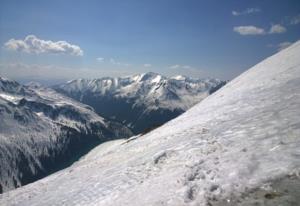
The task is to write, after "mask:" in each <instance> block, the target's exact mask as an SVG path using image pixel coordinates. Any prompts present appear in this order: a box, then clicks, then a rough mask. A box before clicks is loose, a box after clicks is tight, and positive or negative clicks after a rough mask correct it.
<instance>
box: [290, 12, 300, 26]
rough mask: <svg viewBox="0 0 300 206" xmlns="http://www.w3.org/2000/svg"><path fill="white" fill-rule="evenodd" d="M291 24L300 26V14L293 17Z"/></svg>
mask: <svg viewBox="0 0 300 206" xmlns="http://www.w3.org/2000/svg"><path fill="white" fill-rule="evenodd" d="M290 24H292V25H296V24H300V14H299V15H297V16H295V17H293V18H292V19H291V21H290Z"/></svg>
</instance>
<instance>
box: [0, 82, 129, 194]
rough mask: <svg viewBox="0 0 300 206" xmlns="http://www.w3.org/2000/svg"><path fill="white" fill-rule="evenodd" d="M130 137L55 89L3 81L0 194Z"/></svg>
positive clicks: (1, 89) (0, 92) (87, 107)
mask: <svg viewBox="0 0 300 206" xmlns="http://www.w3.org/2000/svg"><path fill="white" fill-rule="evenodd" d="M130 134H131V132H130V131H129V130H128V129H126V128H124V127H123V126H120V125H119V124H116V123H112V122H108V121H106V120H104V119H103V118H102V117H99V116H98V115H97V114H96V113H94V112H93V110H92V109H91V108H90V107H89V106H86V105H83V104H81V103H78V102H76V101H74V100H71V99H70V98H68V97H65V96H63V95H61V94H59V93H56V92H55V91H54V90H52V89H46V88H42V87H38V86H33V85H31V86H29V87H26V86H22V85H20V84H18V83H17V82H15V81H11V80H8V79H4V78H1V77H0V165H1V166H0V193H1V192H3V191H8V190H10V189H13V188H16V187H19V186H21V185H24V184H27V183H30V182H32V181H34V180H37V179H39V178H41V177H44V176H45V175H47V174H49V173H51V172H53V171H56V170H57V169H60V168H63V167H65V166H67V165H69V164H70V163H71V162H73V161H74V160H76V159H77V158H78V157H80V156H81V155H82V154H84V153H86V152H87V151H88V150H89V149H91V148H92V147H94V146H96V145H98V144H99V143H101V142H104V141H106V140H109V139H115V138H120V137H126V136H128V135H130Z"/></svg>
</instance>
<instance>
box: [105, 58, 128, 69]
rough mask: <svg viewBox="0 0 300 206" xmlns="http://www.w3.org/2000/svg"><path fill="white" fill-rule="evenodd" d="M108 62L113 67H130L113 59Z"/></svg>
mask: <svg viewBox="0 0 300 206" xmlns="http://www.w3.org/2000/svg"><path fill="white" fill-rule="evenodd" d="M109 62H110V63H111V64H113V65H119V66H125V67H128V66H130V64H128V63H123V62H119V61H116V60H115V59H114V58H110V59H109Z"/></svg>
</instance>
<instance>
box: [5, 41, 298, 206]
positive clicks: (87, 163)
mask: <svg viewBox="0 0 300 206" xmlns="http://www.w3.org/2000/svg"><path fill="white" fill-rule="evenodd" d="M299 56H300V42H297V43H295V44H294V45H292V46H291V47H289V48H288V49H285V50H283V51H281V52H280V53H278V54H276V55H274V56H272V57H270V58H268V59H266V60H265V61H263V62H261V63H259V64H258V65H256V66H254V67H253V68H251V69H250V70H248V71H246V72H245V73H243V74H242V75H241V76H239V77H237V78H236V79H234V80H233V81H231V82H230V83H228V84H227V85H226V86H225V87H223V88H222V89H220V90H219V91H217V92H216V93H215V94H213V95H211V96H209V97H208V98H206V99H205V100H203V101H202V102H201V103H199V104H198V105H196V106H194V107H193V108H191V109H190V110H188V111H187V112H186V113H184V114H183V115H181V116H179V117H178V118H176V119H174V120H172V121H170V122H168V123H167V124H165V125H163V126H162V127H160V128H158V129H156V130H153V131H151V132H150V133H147V134H146V135H144V136H140V137H133V138H131V139H129V140H126V141H125V140H117V141H112V142H107V143H104V144H102V145H100V146H99V147H97V148H95V149H94V150H92V151H91V152H90V153H89V154H87V155H86V156H85V157H84V158H83V159H81V160H80V161H79V162H77V163H76V164H74V165H72V166H71V167H69V168H67V169H65V170H63V171H60V172H58V173H56V174H53V175H51V176H49V177H46V178H44V179H42V180H40V181H37V182H35V183H33V184H30V185H27V186H25V187H22V188H19V189H16V190H14V191H11V192H8V193H5V194H2V195H1V196H0V204H3V205H22V206H29V205H30V206H35V205H52V206H53V205H105V206H107V205H130V206H132V205H138V206H140V205H172V206H173V205H175V206H176V205H178V206H179V205H180V206H182V205H206V206H211V205H213V206H221V205H222V206H223V205H240V206H241V205H253V206H254V205H270V206H271V205H290V206H292V205H298V203H299V201H300V199H299V191H300V177H299V172H300V158H299V156H300V150H299V148H300V139H299V137H300V118H299V116H300V110H299V108H300V58H299Z"/></svg>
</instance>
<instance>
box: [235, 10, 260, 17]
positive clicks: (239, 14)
mask: <svg viewBox="0 0 300 206" xmlns="http://www.w3.org/2000/svg"><path fill="white" fill-rule="evenodd" d="M258 12H261V10H260V9H259V8H247V9H246V10H244V11H232V12H231V14H232V15H233V16H241V15H247V14H252V13H258Z"/></svg>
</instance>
